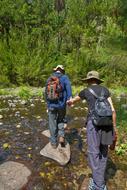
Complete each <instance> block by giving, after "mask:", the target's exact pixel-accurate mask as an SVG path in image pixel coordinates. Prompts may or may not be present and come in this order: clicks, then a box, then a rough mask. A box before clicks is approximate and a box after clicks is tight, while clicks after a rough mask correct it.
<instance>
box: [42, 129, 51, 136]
mask: <svg viewBox="0 0 127 190" xmlns="http://www.w3.org/2000/svg"><path fill="white" fill-rule="evenodd" d="M42 135H45V136H46V137H50V131H49V130H48V129H47V130H44V131H42Z"/></svg>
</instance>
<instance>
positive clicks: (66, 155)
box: [40, 142, 70, 165]
mask: <svg viewBox="0 0 127 190" xmlns="http://www.w3.org/2000/svg"><path fill="white" fill-rule="evenodd" d="M40 154H41V155H42V156H45V157H48V158H51V159H53V160H55V161H57V162H58V163H59V164H60V165H66V164H67V163H68V162H69V160H70V145H69V144H68V143H66V146H65V147H61V145H60V144H59V145H58V147H57V148H56V149H54V148H53V147H52V146H51V143H50V142H49V143H48V144H47V145H46V146H45V147H44V148H43V149H42V150H41V151H40Z"/></svg>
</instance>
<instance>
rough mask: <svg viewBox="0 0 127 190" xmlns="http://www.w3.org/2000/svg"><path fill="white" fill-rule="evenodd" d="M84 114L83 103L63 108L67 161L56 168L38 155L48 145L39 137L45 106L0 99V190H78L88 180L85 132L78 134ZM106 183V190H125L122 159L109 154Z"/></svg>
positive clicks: (34, 100) (32, 101)
mask: <svg viewBox="0 0 127 190" xmlns="http://www.w3.org/2000/svg"><path fill="white" fill-rule="evenodd" d="M86 113H87V107H86V105H85V103H82V104H80V105H79V104H77V105H76V106H75V107H73V108H67V119H68V128H69V129H67V130H66V139H67V140H68V142H69V143H70V146H71V159H70V161H69V163H68V164H67V165H65V166H60V165H59V164H58V163H57V162H55V161H53V160H51V159H48V158H46V157H43V156H41V155H40V150H41V149H42V148H43V147H44V146H45V145H46V144H47V143H48V138H47V137H45V136H44V135H42V131H44V130H46V129H48V123H47V114H46V105H45V102H44V101H43V100H42V99H41V98H37V97H34V98H31V99H29V100H21V99H20V98H19V97H14V96H1V97H0V139H1V140H0V176H1V178H0V186H1V188H2V189H1V190H5V189H6V190H12V189H13V190H14V189H15V190H48V189H49V190H80V189H81V184H82V182H83V180H84V178H88V177H90V176H91V171H90V169H89V167H88V163H87V151H86V149H87V146H86V134H85V128H84V129H83V130H81V129H82V128H83V127H84V124H85V115H86ZM9 168H11V169H9ZM23 171H24V172H23ZM16 172H17V175H16ZM9 175H10V176H11V183H10V182H9V181H10V178H9ZM19 179H20V181H21V183H18V182H19ZM106 179H107V184H108V187H109V190H127V157H126V156H118V155H116V154H115V152H110V153H109V160H108V165H107V170H106ZM16 182H17V184H16ZM12 184H13V185H12Z"/></svg>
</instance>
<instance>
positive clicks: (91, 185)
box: [88, 178, 95, 190]
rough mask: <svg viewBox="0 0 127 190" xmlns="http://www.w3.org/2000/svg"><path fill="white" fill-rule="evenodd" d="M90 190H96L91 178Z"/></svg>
mask: <svg viewBox="0 0 127 190" xmlns="http://www.w3.org/2000/svg"><path fill="white" fill-rule="evenodd" d="M88 190H95V187H94V182H93V179H92V178H90V181H89V187H88Z"/></svg>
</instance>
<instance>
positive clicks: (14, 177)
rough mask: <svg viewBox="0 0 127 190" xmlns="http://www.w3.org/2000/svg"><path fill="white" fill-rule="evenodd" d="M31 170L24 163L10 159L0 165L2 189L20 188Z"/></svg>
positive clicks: (13, 189)
mask: <svg viewBox="0 0 127 190" xmlns="http://www.w3.org/2000/svg"><path fill="white" fill-rule="evenodd" d="M30 175H31V171H30V170H29V169H28V168H27V167H26V166H24V164H21V163H17V162H13V161H8V162H5V163H3V164H1V165H0V190H20V189H21V188H22V187H23V186H24V185H25V184H26V183H27V182H28V177H29V176H30Z"/></svg>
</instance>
